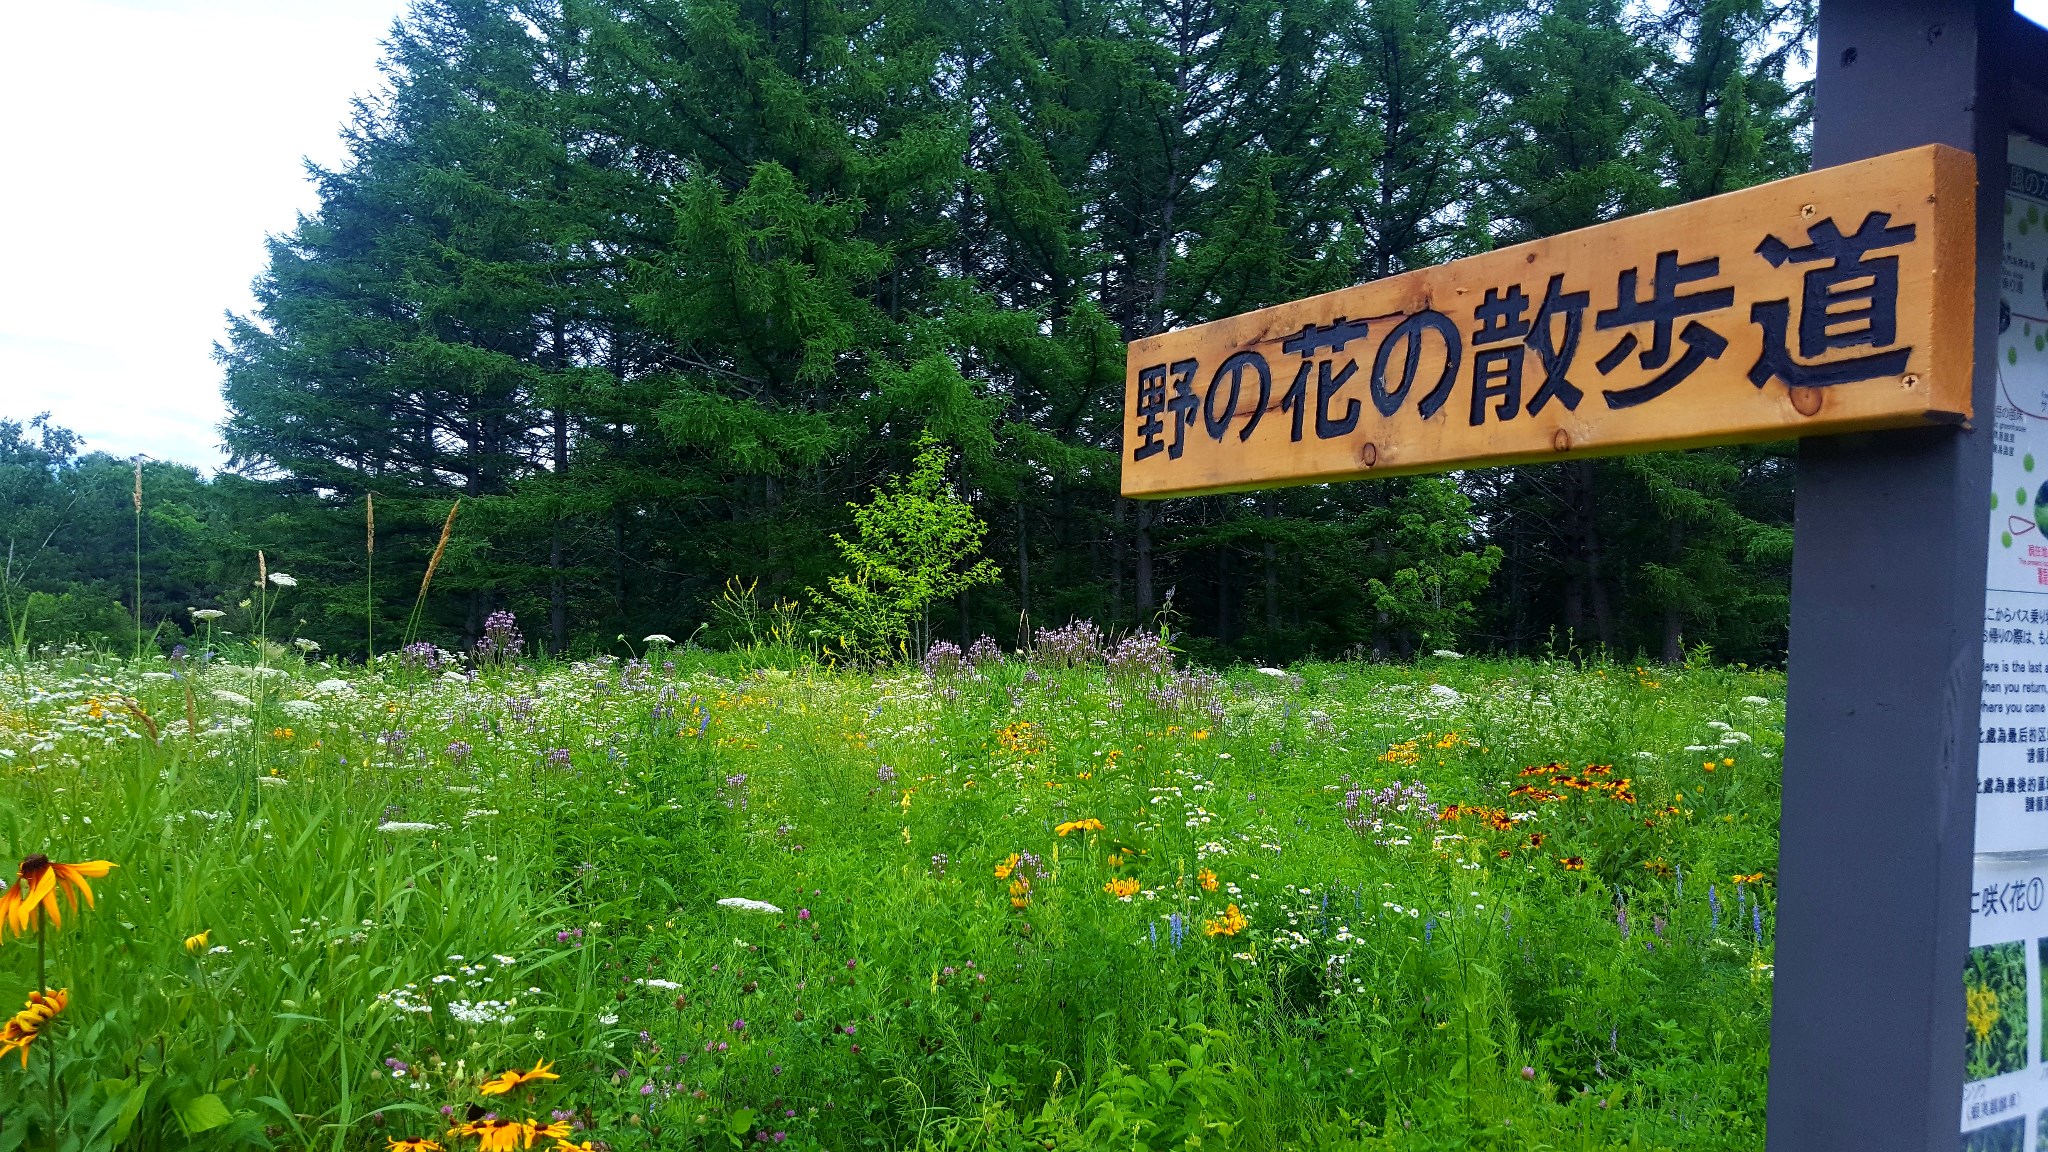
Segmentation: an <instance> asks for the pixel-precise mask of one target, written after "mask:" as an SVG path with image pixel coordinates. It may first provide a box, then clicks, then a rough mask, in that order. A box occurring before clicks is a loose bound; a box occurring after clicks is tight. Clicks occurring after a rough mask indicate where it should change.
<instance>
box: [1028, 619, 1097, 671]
mask: <svg viewBox="0 0 2048 1152" xmlns="http://www.w3.org/2000/svg"><path fill="white" fill-rule="evenodd" d="M1102 639H1103V638H1102V629H1100V628H1097V627H1096V626H1095V625H1094V623H1093V622H1091V621H1087V620H1076V621H1073V622H1072V623H1070V624H1068V625H1066V626H1065V627H1063V628H1041V629H1039V630H1038V633H1037V635H1035V636H1033V637H1032V639H1031V662H1032V663H1033V664H1038V665H1042V666H1044V667H1048V668H1077V667H1080V666H1081V665H1084V664H1100V663H1102V661H1103V659H1104V654H1103V650H1102Z"/></svg>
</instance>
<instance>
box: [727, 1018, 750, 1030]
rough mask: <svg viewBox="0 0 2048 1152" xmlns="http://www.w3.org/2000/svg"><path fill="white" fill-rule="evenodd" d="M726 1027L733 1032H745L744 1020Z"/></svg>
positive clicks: (735, 1021)
mask: <svg viewBox="0 0 2048 1152" xmlns="http://www.w3.org/2000/svg"><path fill="white" fill-rule="evenodd" d="M726 1027H728V1028H730V1029H732V1030H733V1031H735V1032H745V1031H746V1030H747V1022H746V1021H745V1020H734V1021H733V1022H732V1023H730V1024H728V1025H726Z"/></svg>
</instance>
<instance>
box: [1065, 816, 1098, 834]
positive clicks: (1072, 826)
mask: <svg viewBox="0 0 2048 1152" xmlns="http://www.w3.org/2000/svg"><path fill="white" fill-rule="evenodd" d="M1053 831H1054V832H1056V833H1058V834H1059V835H1061V836H1065V835H1066V834H1067V833H1069V832H1100V831H1102V821H1100V820H1097V819H1096V818H1095V817H1093V816H1089V817H1085V818H1083V819H1080V820H1069V821H1067V822H1066V823H1065V824H1058V825H1055V826H1054V827H1053Z"/></svg>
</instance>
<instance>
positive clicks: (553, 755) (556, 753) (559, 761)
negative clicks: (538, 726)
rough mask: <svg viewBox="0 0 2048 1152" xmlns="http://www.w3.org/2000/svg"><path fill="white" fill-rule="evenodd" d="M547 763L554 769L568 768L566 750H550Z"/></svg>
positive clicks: (567, 751)
mask: <svg viewBox="0 0 2048 1152" xmlns="http://www.w3.org/2000/svg"><path fill="white" fill-rule="evenodd" d="M548 763H549V764H551V765H553V766H554V767H556V768H567V767H568V766H569V750H568V749H567V748H554V749H550V750H549V751H548Z"/></svg>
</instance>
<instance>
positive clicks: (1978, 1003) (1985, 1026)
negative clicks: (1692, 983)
mask: <svg viewBox="0 0 2048 1152" xmlns="http://www.w3.org/2000/svg"><path fill="white" fill-rule="evenodd" d="M1963 1001H1964V1005H1965V1007H1964V1013H1963V1014H1964V1015H1965V1016H1966V1017H1968V1019H1969V1021H1970V1031H1972V1032H1975V1033H1976V1034H1977V1039H1979V1040H1982V1039H1984V1038H1985V1037H1986V1036H1989V1035H1991V1030H1992V1029H1993V1028H1995V1027H1997V1026H1998V1018H1999V1016H2000V1015H2001V1013H2000V1012H1999V1011H1998V993H1996V992H1993V991H1992V990H1991V989H1989V988H1986V987H1984V986H1982V985H1979V986H1977V987H1975V988H1971V989H1969V990H1968V991H1966V992H1964V994H1963ZM22 1059H23V1060H26V1059H28V1057H27V1054H26V1053H24V1054H23V1056H22Z"/></svg>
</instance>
